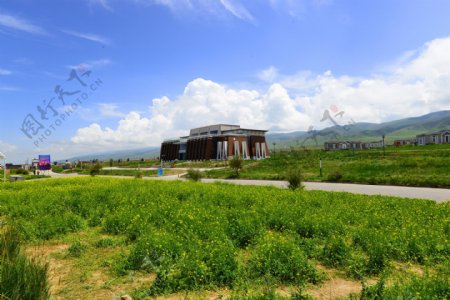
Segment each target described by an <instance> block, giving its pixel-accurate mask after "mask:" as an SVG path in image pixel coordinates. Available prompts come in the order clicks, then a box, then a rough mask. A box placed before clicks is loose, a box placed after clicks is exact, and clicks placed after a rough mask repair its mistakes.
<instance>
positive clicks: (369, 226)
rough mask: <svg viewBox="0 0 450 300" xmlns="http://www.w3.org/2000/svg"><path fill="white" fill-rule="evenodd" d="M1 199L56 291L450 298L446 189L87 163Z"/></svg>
mask: <svg viewBox="0 0 450 300" xmlns="http://www.w3.org/2000/svg"><path fill="white" fill-rule="evenodd" d="M0 203H1V205H0V214H1V216H0V218H1V220H2V221H3V222H4V223H8V224H9V225H10V226H13V227H14V228H16V230H17V232H19V234H20V238H21V240H22V241H23V242H24V247H26V249H27V251H26V252H27V254H28V255H29V256H31V257H41V258H42V259H44V260H46V261H47V262H48V263H49V268H48V277H49V286H50V287H49V291H50V294H51V298H53V299H80V298H82V299H105V298H108V297H114V296H119V295H121V294H125V293H127V294H130V295H132V296H133V299H147V298H152V297H157V298H161V299H164V298H168V299H185V298H186V299H199V298H200V299H201V298H204V299H225V298H226V299H311V298H317V299H322V298H324V297H330V298H332V299H398V297H402V299H411V298H412V297H416V299H450V282H449V278H450V239H449V237H450V203H441V204H437V203H435V202H432V201H425V200H411V199H400V198H392V197H382V196H363V195H353V194H348V193H330V192H320V191H295V192H293V191H290V190H282V189H277V188H274V187H250V186H236V185H227V184H220V183H216V184H204V183H196V182H178V181H177V182H161V181H144V180H139V179H113V178H92V177H84V178H75V179H61V180H47V181H35V182H20V183H16V184H7V185H0ZM2 267H3V266H0V268H2Z"/></svg>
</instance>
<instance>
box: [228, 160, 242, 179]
mask: <svg viewBox="0 0 450 300" xmlns="http://www.w3.org/2000/svg"><path fill="white" fill-rule="evenodd" d="M243 167H244V161H243V160H242V159H241V158H240V157H239V156H237V155H236V156H234V157H233V159H232V160H230V168H231V169H232V170H233V171H234V172H235V174H236V177H239V171H241V170H242V168H243Z"/></svg>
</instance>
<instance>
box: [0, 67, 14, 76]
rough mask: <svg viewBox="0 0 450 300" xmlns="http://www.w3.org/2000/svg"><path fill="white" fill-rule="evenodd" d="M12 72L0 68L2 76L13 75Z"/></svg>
mask: <svg viewBox="0 0 450 300" xmlns="http://www.w3.org/2000/svg"><path fill="white" fill-rule="evenodd" d="M11 74H12V72H11V71H10V70H6V69H2V68H0V76H6V75H11Z"/></svg>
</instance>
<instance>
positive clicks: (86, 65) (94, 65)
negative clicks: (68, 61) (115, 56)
mask: <svg viewBox="0 0 450 300" xmlns="http://www.w3.org/2000/svg"><path fill="white" fill-rule="evenodd" d="M110 64H112V61H111V60H109V59H107V58H102V59H97V60H90V61H87V62H82V63H79V64H77V65H70V66H68V68H69V69H77V70H78V69H85V70H93V69H98V68H101V67H106V66H108V65H110Z"/></svg>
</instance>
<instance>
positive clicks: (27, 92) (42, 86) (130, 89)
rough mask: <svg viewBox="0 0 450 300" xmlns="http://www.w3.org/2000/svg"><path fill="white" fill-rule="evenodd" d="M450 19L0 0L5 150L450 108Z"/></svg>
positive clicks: (353, 1)
mask: <svg viewBox="0 0 450 300" xmlns="http://www.w3.org/2000/svg"><path fill="white" fill-rule="evenodd" d="M449 15H450V1H448V0H408V1H407V0H365V1H360V0H39V1H35V0H14V1H11V0H0V101H1V102H0V103H1V105H2V106H1V110H0V111H1V114H0V152H3V153H4V154H6V155H7V156H8V160H10V161H13V162H16V163H23V162H24V161H25V160H26V159H31V158H33V157H36V156H37V155H38V154H51V155H52V158H53V159H65V158H70V157H73V156H75V155H79V154H89V153H96V152H105V151H113V150H123V149H133V148H144V147H150V146H159V145H160V143H161V141H162V140H163V139H165V138H171V137H177V136H181V135H186V134H188V132H189V129H190V128H193V127H199V126H203V125H209V124H215V123H231V124H240V125H241V126H243V127H247V128H257V129H268V130H269V131H271V132H290V131H306V130H308V129H310V128H315V129H320V128H324V127H328V126H331V125H333V124H331V123H330V122H328V121H321V120H322V116H323V113H324V111H325V110H330V111H332V112H343V114H342V116H343V117H342V119H340V120H339V121H340V122H343V124H344V123H345V124H347V123H350V122H384V121H389V120H394V119H399V118H404V117H411V116H418V115H423V114H427V113H429V112H433V111H439V110H445V109H450V89H449V88H448V87H449V86H450V18H449V17H448V16H449Z"/></svg>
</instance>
